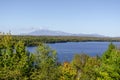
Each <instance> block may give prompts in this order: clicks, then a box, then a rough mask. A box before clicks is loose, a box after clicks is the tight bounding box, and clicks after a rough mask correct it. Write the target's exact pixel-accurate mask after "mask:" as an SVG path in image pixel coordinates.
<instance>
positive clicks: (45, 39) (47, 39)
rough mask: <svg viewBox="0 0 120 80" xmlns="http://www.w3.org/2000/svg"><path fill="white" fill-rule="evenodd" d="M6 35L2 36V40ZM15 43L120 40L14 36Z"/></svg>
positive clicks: (27, 44)
mask: <svg viewBox="0 0 120 80" xmlns="http://www.w3.org/2000/svg"><path fill="white" fill-rule="evenodd" d="M4 36H6V35H0V40H1V39H2V38H3V37H4ZM12 37H13V42H18V41H19V40H22V41H23V42H24V43H25V45H26V46H38V45H39V43H40V42H43V43H62V42H88V41H99V42H105V41H107V42H116V41H117V42H119V41H120V38H110V37H80V36H20V35H13V36H12Z"/></svg>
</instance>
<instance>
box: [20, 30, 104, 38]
mask: <svg viewBox="0 0 120 80" xmlns="http://www.w3.org/2000/svg"><path fill="white" fill-rule="evenodd" d="M21 35H33V36H84V37H105V36H104V35H99V34H72V33H67V32H63V31H53V30H46V29H41V30H36V31H33V32H30V33H25V34H21Z"/></svg>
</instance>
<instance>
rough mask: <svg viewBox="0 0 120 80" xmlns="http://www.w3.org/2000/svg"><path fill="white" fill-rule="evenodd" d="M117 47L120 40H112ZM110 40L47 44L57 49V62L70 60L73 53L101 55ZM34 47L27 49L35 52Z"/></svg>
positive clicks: (119, 44)
mask: <svg viewBox="0 0 120 80" xmlns="http://www.w3.org/2000/svg"><path fill="white" fill-rule="evenodd" d="M113 43H114V44H115V45H116V46H117V47H119V46H120V42H113ZM109 44H110V42H67V43H54V44H48V46H50V47H51V48H52V49H53V50H56V51H57V57H58V61H59V62H64V61H71V60H72V59H73V57H74V54H81V53H85V54H88V55H89V56H96V55H100V56H101V55H102V53H104V52H105V50H107V48H108V45H109ZM35 50H36V47H28V51H30V52H35Z"/></svg>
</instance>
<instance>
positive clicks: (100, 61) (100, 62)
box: [0, 34, 120, 80]
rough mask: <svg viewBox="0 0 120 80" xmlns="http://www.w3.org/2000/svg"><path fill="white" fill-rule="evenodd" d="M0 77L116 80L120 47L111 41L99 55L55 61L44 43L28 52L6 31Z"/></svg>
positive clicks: (5, 79) (0, 52) (1, 47)
mask: <svg viewBox="0 0 120 80" xmlns="http://www.w3.org/2000/svg"><path fill="white" fill-rule="evenodd" d="M0 80H120V50H119V49H117V48H116V46H115V45H113V44H112V43H111V44H110V45H109V47H108V49H107V50H106V51H105V52H104V53H103V55H102V56H94V57H90V56H89V55H86V54H76V55H74V58H73V60H72V61H71V62H63V63H59V62H58V61H57V53H56V51H55V50H52V49H50V48H49V46H47V45H46V44H44V43H39V46H38V48H37V50H36V52H35V53H30V52H28V51H27V50H26V46H25V42H24V41H22V40H19V41H16V42H14V37H13V36H11V35H9V34H8V35H6V36H4V37H2V39H1V40H0Z"/></svg>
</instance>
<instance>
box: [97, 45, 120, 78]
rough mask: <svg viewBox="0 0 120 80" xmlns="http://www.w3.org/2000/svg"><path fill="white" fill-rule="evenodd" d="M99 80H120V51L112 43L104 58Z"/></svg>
mask: <svg viewBox="0 0 120 80" xmlns="http://www.w3.org/2000/svg"><path fill="white" fill-rule="evenodd" d="M98 70H99V73H98V74H99V79H104V80H108V79H109V80H120V51H119V50H117V49H116V48H115V46H114V45H113V44H112V43H111V44H110V45H109V48H108V50H107V51H106V52H105V53H104V54H103V56H102V64H101V66H100V68H99V69H98Z"/></svg>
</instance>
